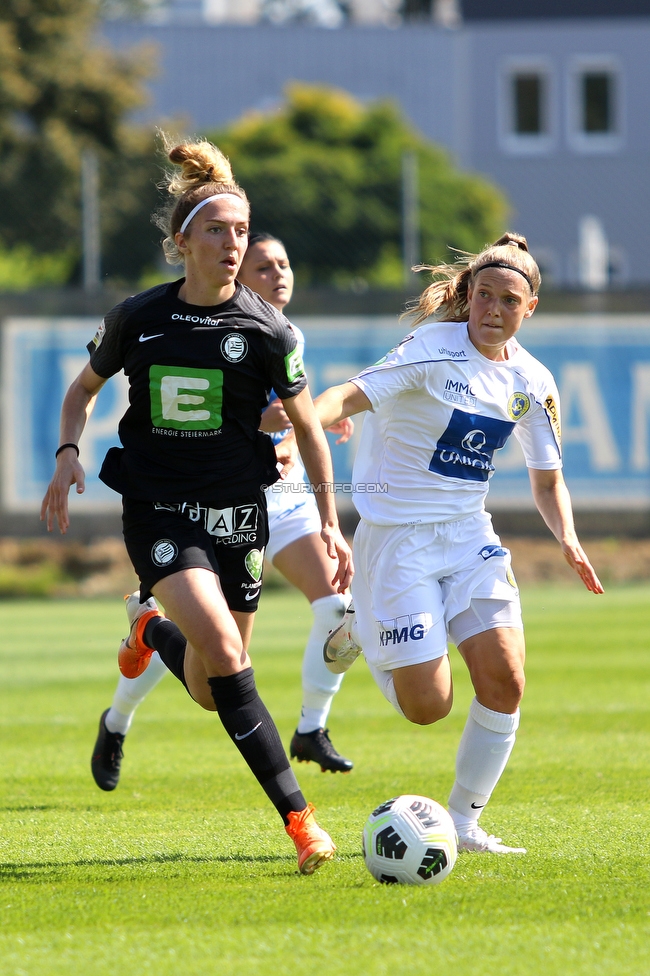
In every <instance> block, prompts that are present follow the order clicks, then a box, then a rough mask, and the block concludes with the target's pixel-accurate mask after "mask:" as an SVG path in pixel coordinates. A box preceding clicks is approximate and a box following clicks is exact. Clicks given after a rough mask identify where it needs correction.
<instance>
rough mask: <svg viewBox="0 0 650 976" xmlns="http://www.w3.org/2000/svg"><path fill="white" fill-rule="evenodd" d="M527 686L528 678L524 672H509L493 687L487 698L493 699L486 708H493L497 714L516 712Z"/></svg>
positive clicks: (518, 670)
mask: <svg viewBox="0 0 650 976" xmlns="http://www.w3.org/2000/svg"><path fill="white" fill-rule="evenodd" d="M525 686H526V678H525V675H524V672H523V670H520V669H517V670H515V671H511V672H508V674H507V675H504V676H503V677H502V679H501V680H500V681H498V682H495V683H494V684H493V685H492V688H491V693H490V694H489V695H488V696H487V697H489V698H490V699H491V703H490V704H487V705H486V707H487V708H492V709H493V710H494V711H495V712H507V713H512V712H516V710H517V709H518V708H519V705H520V703H521V699H522V698H523V697H524V688H525ZM484 697H485V696H484ZM481 701H483V698H481Z"/></svg>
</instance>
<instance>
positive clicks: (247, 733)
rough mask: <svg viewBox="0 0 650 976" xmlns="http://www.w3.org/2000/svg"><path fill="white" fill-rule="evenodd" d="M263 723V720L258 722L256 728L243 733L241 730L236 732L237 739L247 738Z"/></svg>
mask: <svg viewBox="0 0 650 976" xmlns="http://www.w3.org/2000/svg"><path fill="white" fill-rule="evenodd" d="M261 724H262V723H261V722H258V723H257V725H256V726H255V728H254V729H251V730H250V732H244V734H243V735H240V734H239V732H235V738H236V739H237V741H238V742H241V740H242V739H247V738H248V736H249V735H252V734H253V732H255V730H256V729H259V727H260V725H261Z"/></svg>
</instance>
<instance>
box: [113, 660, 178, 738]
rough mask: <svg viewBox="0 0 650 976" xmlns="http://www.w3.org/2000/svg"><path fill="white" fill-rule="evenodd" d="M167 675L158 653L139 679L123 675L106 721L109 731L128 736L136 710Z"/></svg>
mask: <svg viewBox="0 0 650 976" xmlns="http://www.w3.org/2000/svg"><path fill="white" fill-rule="evenodd" d="M166 674H168V671H167V668H166V667H165V665H164V664H163V662H162V661H161V659H160V655H159V654H158V651H154V652H153V654H152V655H151V660H150V661H149V665H148V667H147V670H146V671H143V672H142V674H141V675H140V676H139V677H138V678H125V677H124V675H123V674H121V675H120V680H119V681H118V682H117V688H116V689H115V694H114V695H113V704H112V705H111V707H110V708H109V710H108V714H107V715H106V718H105V719H104V721H105V722H106V728H107V729H108V731H109V732H119V733H120V734H121V735H126V733H127V732H128V731H129V728H130V727H131V722H132V721H133V713H134V712H135V710H136V708H137V707H138V705H139V704H140V703H141V702H143V701H144V700H145V698H146V697H147V695H148V694H149V692H150V691H153V689H154V688H155V687H156V685H157V684H158V682H159V681H160V680H161V679H162V678H164V677H165V675H166Z"/></svg>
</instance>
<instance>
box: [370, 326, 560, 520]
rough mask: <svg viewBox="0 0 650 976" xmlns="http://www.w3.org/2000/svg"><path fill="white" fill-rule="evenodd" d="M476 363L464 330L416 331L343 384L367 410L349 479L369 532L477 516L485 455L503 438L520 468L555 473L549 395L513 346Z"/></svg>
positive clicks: (548, 384) (553, 407) (535, 367)
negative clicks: (500, 357)
mask: <svg viewBox="0 0 650 976" xmlns="http://www.w3.org/2000/svg"><path fill="white" fill-rule="evenodd" d="M506 349H507V353H508V359H507V360H504V361H503V362H493V361H492V360H491V359H486V358H485V356H482V355H481V354H480V352H479V351H478V350H477V349H476V348H475V346H474V345H473V344H472V343H471V341H470V339H469V336H468V332H467V323H466V322H462V323H458V322H432V323H425V324H424V325H422V326H420V328H419V329H416V330H415V332H413V333H412V334H411V335H408V336H406V337H405V338H404V339H403V340H402V342H401V343H400V344H399V346H397V347H396V348H395V349H392V350H391V351H390V352H389V353H388V355H387V356H386V357H385V358H384V359H383V360H380V361H379V362H378V363H376V364H375V365H374V366H370V367H369V368H368V369H365V370H363V372H361V373H359V375H358V376H355V377H353V378H352V382H353V383H354V384H355V385H356V386H358V387H359V389H361V390H362V391H363V392H364V393H365V394H366V396H367V397H368V399H369V400H370V402H371V404H372V408H373V412H372V413H370V412H368V413H367V414H366V415H365V419H364V423H363V429H362V432H361V441H360V444H359V450H358V452H357V457H356V461H355V464H354V471H353V476H352V481H353V490H354V495H353V497H354V503H355V506H356V508H357V510H358V512H359V514H360V515H361V517H362V518H363V519H364V520H365V521H367V522H370V523H373V524H375V525H404V524H407V523H418V522H449V521H455V520H457V519H460V518H464V517H465V516H467V515H472V514H474V513H476V512H480V511H482V510H483V508H484V504H485V496H486V495H487V491H488V487H489V478H490V477H491V476H492V474H493V472H494V465H493V463H492V458H493V455H494V452H495V451H496V450H498V449H499V448H502V447H503V446H504V444H505V443H506V441H507V439H508V437H509V436H510V434H511V433H513V431H514V434H515V436H516V437H517V439H518V440H519V442H520V444H521V446H522V448H523V452H524V456H525V458H526V464H527V466H528V467H529V468H540V469H554V468H560V467H561V466H562V459H561V447H560V413H559V401H558V393H557V388H556V386H555V382H554V380H553V377H552V375H551V373H550V372H549V370H548V369H547V368H546V367H545V366H543V365H542V364H541V363H540V362H538V361H537V360H536V359H534V357H533V356H531V355H530V353H528V352H526V350H525V349H523V348H522V347H521V346H520V345H519V343H518V342H517V341H516V340H515V339H510V340H509V342H508V344H507V347H506Z"/></svg>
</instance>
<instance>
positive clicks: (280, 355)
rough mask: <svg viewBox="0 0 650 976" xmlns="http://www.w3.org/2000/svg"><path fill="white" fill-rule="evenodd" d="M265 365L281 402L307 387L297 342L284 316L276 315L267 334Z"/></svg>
mask: <svg viewBox="0 0 650 976" xmlns="http://www.w3.org/2000/svg"><path fill="white" fill-rule="evenodd" d="M267 363H268V366H269V372H270V376H271V385H272V387H273V389H274V391H275V393H276V394H277V395H278V396H279V397H280V399H281V400H284V399H285V398H288V397H294V396H297V395H298V394H299V393H300V391H301V390H304V388H305V387H306V386H307V377H306V376H305V367H304V364H303V361H302V356H301V355H300V351H299V349H298V342H297V340H296V336H295V333H294V331H293V329H292V328H291V324H290V322H289V320H288V319H286V318H285V317H284V315H278V319H277V321H276V323H274V327H273V328H272V329H271V330H270V331H269V333H267Z"/></svg>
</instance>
